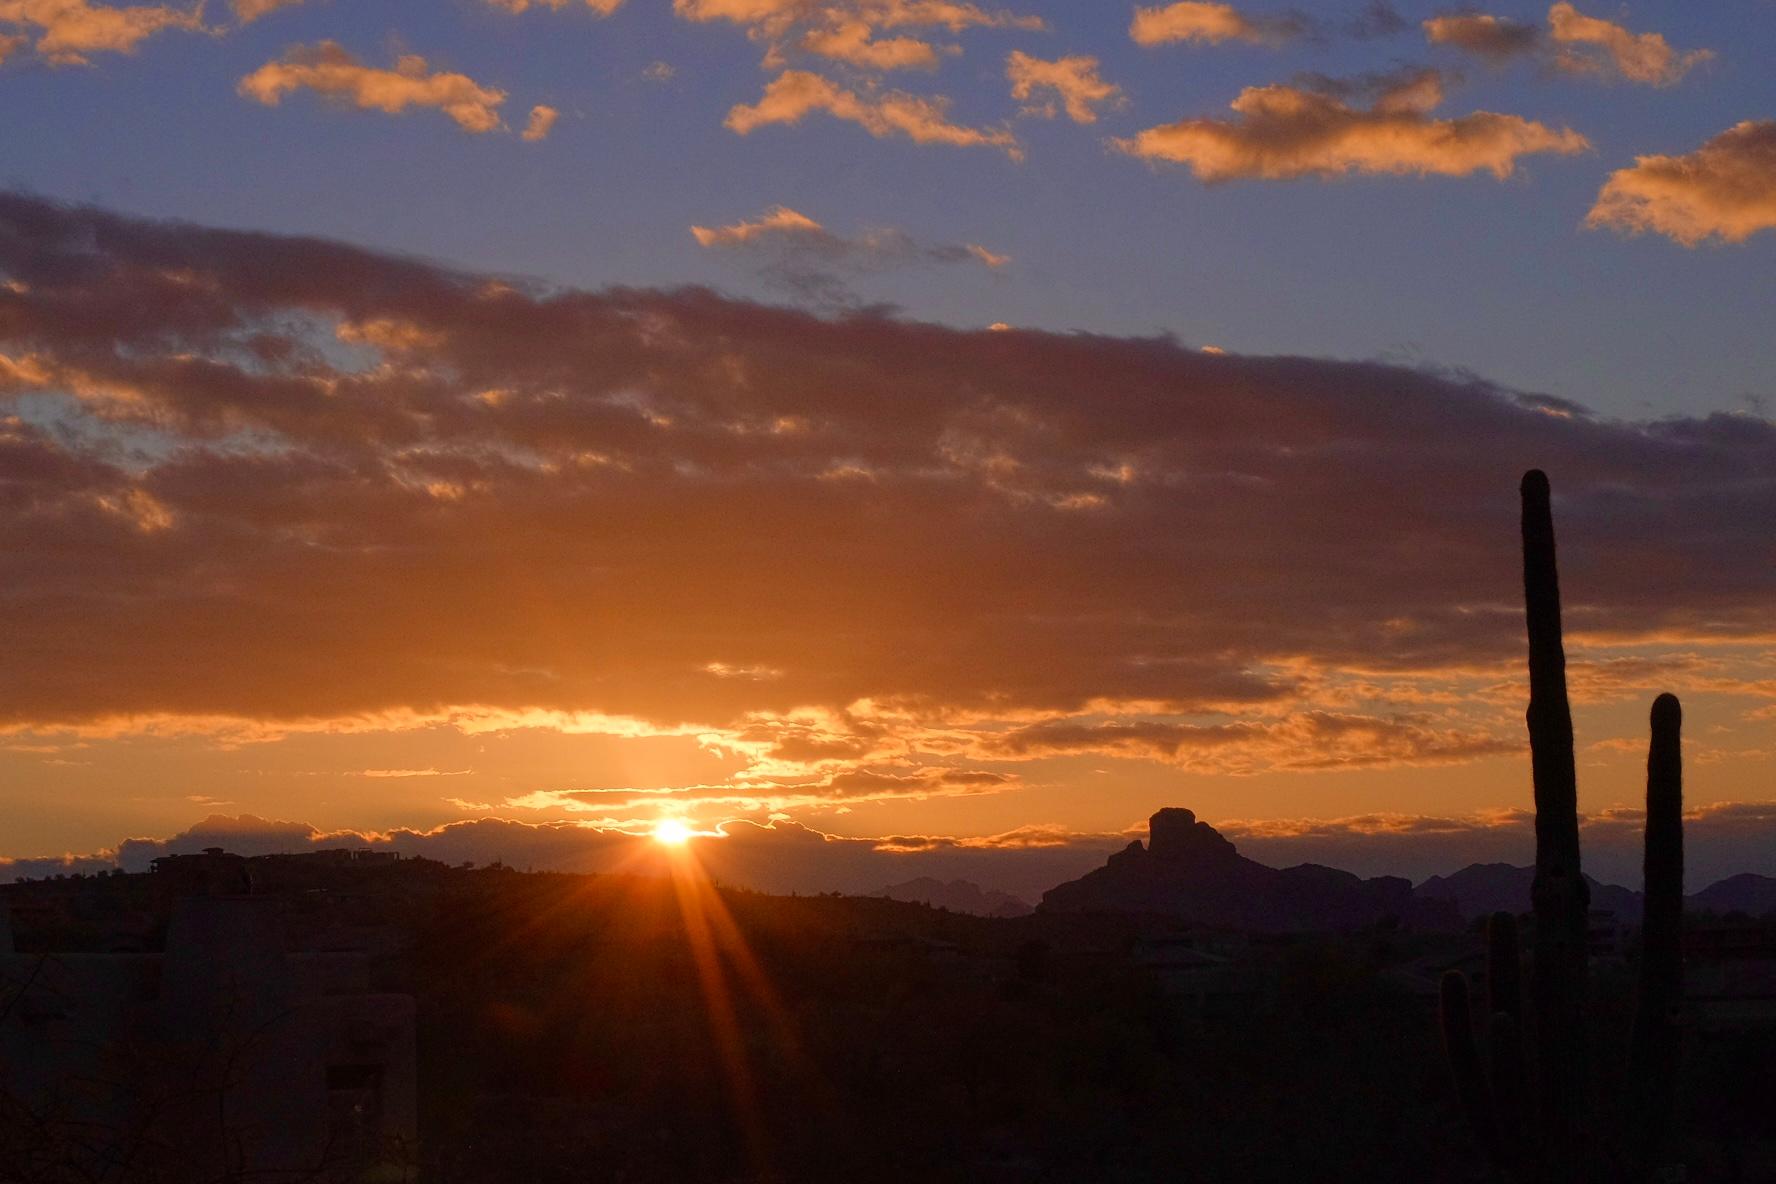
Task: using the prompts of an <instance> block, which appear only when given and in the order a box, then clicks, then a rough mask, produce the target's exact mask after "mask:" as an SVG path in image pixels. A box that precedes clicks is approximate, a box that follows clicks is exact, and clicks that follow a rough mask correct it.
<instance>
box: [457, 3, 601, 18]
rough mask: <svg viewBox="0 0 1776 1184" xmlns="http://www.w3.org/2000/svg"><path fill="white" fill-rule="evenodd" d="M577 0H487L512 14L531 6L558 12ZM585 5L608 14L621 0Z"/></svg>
mask: <svg viewBox="0 0 1776 1184" xmlns="http://www.w3.org/2000/svg"><path fill="white" fill-rule="evenodd" d="M578 2H579V0H487V3H488V4H490V5H492V6H493V7H495V8H498V9H502V10H504V11H506V12H510V13H512V14H514V15H516V14H519V13H524V12H529V11H530V10H531V8H532V7H536V8H548V9H552V10H554V11H555V12H560V11H561V10H562V9H564V8H568V7H572V6H575V5H577V4H578ZM585 3H586V7H587V8H590V9H591V10H592V11H593V13H595V14H596V15H598V16H610V15H611V14H612V13H614V12H616V11H617V9H619V8H621V7H623V0H585Z"/></svg>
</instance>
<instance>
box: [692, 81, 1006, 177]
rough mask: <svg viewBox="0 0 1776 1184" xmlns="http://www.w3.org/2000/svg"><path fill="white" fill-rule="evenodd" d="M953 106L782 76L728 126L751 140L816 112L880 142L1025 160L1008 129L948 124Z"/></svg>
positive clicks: (736, 113) (741, 106) (735, 113)
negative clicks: (994, 151) (976, 150)
mask: <svg viewBox="0 0 1776 1184" xmlns="http://www.w3.org/2000/svg"><path fill="white" fill-rule="evenodd" d="M949 107H950V101H949V100H948V99H947V98H943V97H941V96H937V97H929V98H927V97H922V96H918V95H910V94H906V93H905V92H902V91H888V92H885V93H880V94H864V95H860V94H858V93H857V92H856V91H852V90H847V89H845V88H844V87H842V86H839V85H838V84H837V83H835V82H833V81H832V80H830V79H828V78H824V77H822V76H821V75H819V74H812V73H809V72H808V71H806V70H786V71H784V72H783V73H782V74H780V75H778V76H777V77H776V78H775V79H774V80H772V82H771V83H770V85H769V86H767V87H765V93H764V96H763V97H762V98H760V99H759V101H758V102H757V103H754V104H751V105H750V106H749V105H747V104H739V105H737V106H735V107H734V108H733V109H732V110H730V111H729V112H728V117H727V120H726V121H725V122H726V126H727V127H728V128H730V129H732V130H733V131H735V132H738V133H739V134H740V135H743V136H744V135H749V134H751V133H752V132H753V131H756V130H757V129H758V128H761V127H766V126H768V125H771V124H779V123H781V124H796V123H800V122H801V121H802V120H803V119H805V118H806V117H807V116H809V115H811V114H813V113H815V112H825V113H826V114H828V115H831V116H832V117H833V118H835V119H842V120H845V121H846V122H849V123H855V124H856V125H857V126H859V127H861V128H863V129H864V130H865V131H867V132H868V133H869V134H870V135H872V136H875V137H876V138H878V139H885V138H888V137H892V136H904V137H906V138H907V139H909V140H911V141H913V142H914V143H915V144H944V145H949V146H952V147H958V148H973V147H989V148H999V149H1002V150H1003V151H1005V152H1006V153H1007V154H1009V155H1011V156H1012V157H1014V158H1018V157H1021V155H1022V150H1021V149H1020V148H1019V147H1018V142H1017V137H1016V136H1014V135H1012V134H1011V132H1010V131H1008V130H1006V129H1004V128H977V127H965V126H963V125H961V124H956V123H952V122H950V119H949Z"/></svg>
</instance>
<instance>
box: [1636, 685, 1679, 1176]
mask: <svg viewBox="0 0 1776 1184" xmlns="http://www.w3.org/2000/svg"><path fill="white" fill-rule="evenodd" d="M1682 728H1683V707H1682V706H1681V705H1680V704H1679V703H1678V701H1677V697H1676V696H1675V695H1660V696H1659V697H1658V699H1656V700H1654V702H1653V711H1652V743H1651V745H1650V747H1649V748H1648V750H1647V804H1646V809H1647V816H1646V865H1645V867H1646V882H1645V911H1644V913H1643V914H1642V919H1641V955H1640V983H1639V990H1638V998H1637V1000H1636V1007H1635V1015H1634V1038H1633V1042H1632V1044H1631V1046H1630V1052H1629V1058H1630V1059H1629V1077H1630V1081H1631V1082H1632V1084H1633V1089H1634V1091H1635V1093H1636V1095H1637V1098H1636V1101H1637V1103H1638V1108H1639V1113H1638V1114H1637V1115H1636V1118H1637V1124H1636V1126H1637V1134H1638V1137H1640V1138H1641V1139H1642V1140H1644V1143H1643V1147H1644V1154H1645V1158H1646V1161H1647V1166H1648V1167H1649V1168H1650V1167H1654V1166H1656V1164H1657V1162H1658V1161H1659V1159H1660V1158H1661V1157H1662V1156H1663V1153H1664V1150H1665V1147H1664V1144H1665V1138H1666V1133H1667V1131H1668V1130H1669V1129H1670V1125H1671V1110H1672V1106H1673V1103H1674V1100H1675V1095H1676V1076H1677V1059H1678V1026H1677V1020H1678V1015H1679V1011H1680V1009H1681V1007H1682V1005H1683V749H1682V743H1683V741H1682Z"/></svg>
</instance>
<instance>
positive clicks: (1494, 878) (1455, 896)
mask: <svg viewBox="0 0 1776 1184" xmlns="http://www.w3.org/2000/svg"><path fill="white" fill-rule="evenodd" d="M1534 880H1535V868H1533V867H1512V866H1511V865H1510V864H1508V863H1471V864H1469V865H1468V866H1467V867H1464V868H1462V869H1461V870H1460V871H1459V872H1451V873H1450V874H1449V875H1447V876H1432V877H1431V878H1430V879H1428V880H1426V881H1425V882H1424V883H1422V884H1420V885H1419V886H1418V888H1417V890H1416V895H1417V896H1418V898H1419V899H1420V900H1426V901H1444V902H1448V903H1449V904H1452V905H1454V906H1455V909H1456V911H1457V912H1459V913H1460V914H1461V915H1462V916H1463V917H1465V918H1470V919H1471V918H1474V917H1484V916H1488V915H1490V914H1492V913H1499V912H1504V913H1527V912H1528V911H1529V910H1530V899H1529V888H1530V884H1531V883H1532V882H1534ZM1585 882H1586V883H1587V884H1589V885H1591V907H1592V908H1594V909H1600V910H1607V911H1608V912H1612V913H1614V914H1615V915H1616V916H1617V917H1618V918H1620V919H1622V920H1624V921H1630V922H1632V921H1638V920H1639V919H1640V893H1638V892H1636V891H1634V890H1633V889H1631V888H1623V887H1622V886H1621V885H1619V884H1604V883H1601V882H1599V881H1597V880H1594V879H1592V878H1591V877H1590V876H1586V877H1585Z"/></svg>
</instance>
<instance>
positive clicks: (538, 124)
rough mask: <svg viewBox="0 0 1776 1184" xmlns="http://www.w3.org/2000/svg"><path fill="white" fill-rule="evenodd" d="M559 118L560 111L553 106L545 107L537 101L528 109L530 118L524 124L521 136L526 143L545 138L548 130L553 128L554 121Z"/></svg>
mask: <svg viewBox="0 0 1776 1184" xmlns="http://www.w3.org/2000/svg"><path fill="white" fill-rule="evenodd" d="M560 118H561V112H559V111H557V110H556V109H555V108H553V107H546V106H544V105H543V104H541V103H538V104H537V105H536V106H534V107H532V108H531V109H530V119H529V120H528V121H526V123H525V125H524V133H523V136H522V137H521V138H522V139H523V140H524V141H525V142H526V143H532V144H534V143H535V142H536V141H538V140H541V139H544V138H546V137H547V136H548V134H549V132H550V131H551V130H553V129H554V127H555V121H556V120H557V119H560Z"/></svg>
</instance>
